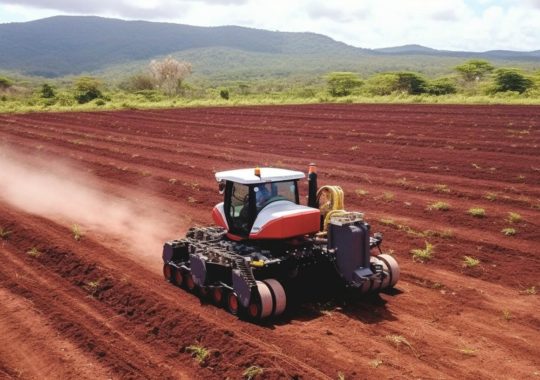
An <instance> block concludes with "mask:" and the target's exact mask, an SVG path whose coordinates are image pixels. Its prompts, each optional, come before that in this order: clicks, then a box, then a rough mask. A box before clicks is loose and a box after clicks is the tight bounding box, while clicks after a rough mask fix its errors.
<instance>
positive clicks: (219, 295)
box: [210, 286, 224, 306]
mask: <svg viewBox="0 0 540 380" xmlns="http://www.w3.org/2000/svg"><path fill="white" fill-rule="evenodd" d="M210 295H211V296H212V302H213V303H214V305H217V306H221V305H222V304H223V298H224V297H223V296H224V292H223V288H222V287H219V286H216V287H215V288H212V290H211V292H210Z"/></svg>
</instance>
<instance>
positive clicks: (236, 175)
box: [216, 168, 306, 185]
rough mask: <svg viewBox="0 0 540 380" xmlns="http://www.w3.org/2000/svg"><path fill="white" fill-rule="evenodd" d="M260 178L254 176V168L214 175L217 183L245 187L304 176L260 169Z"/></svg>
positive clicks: (279, 170) (273, 169) (299, 173)
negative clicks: (235, 184) (232, 183)
mask: <svg viewBox="0 0 540 380" xmlns="http://www.w3.org/2000/svg"><path fill="white" fill-rule="evenodd" d="M260 173H261V176H260V177H259V176H256V175H255V168H249V169H236V170H227V171H225V172H218V173H216V179H217V180H218V181H221V180H226V181H232V182H236V183H242V184H245V185H248V184H253V183H265V182H279V181H288V180H294V179H302V178H305V176H306V175H305V174H304V173H302V172H299V171H295V170H287V169H277V168H260Z"/></svg>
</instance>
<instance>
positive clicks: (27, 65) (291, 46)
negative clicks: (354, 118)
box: [0, 16, 540, 79]
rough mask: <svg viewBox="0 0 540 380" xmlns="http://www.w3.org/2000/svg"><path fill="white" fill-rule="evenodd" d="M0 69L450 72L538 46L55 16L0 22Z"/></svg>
mask: <svg viewBox="0 0 540 380" xmlns="http://www.w3.org/2000/svg"><path fill="white" fill-rule="evenodd" d="M0 51H2V54H0V70H2V71H4V72H18V73H20V74H23V75H31V76H43V77H62V76H69V75H79V74H81V73H98V74H102V75H105V76H117V75H118V74H125V73H128V72H130V71H136V70H140V69H141V68H142V67H144V66H146V65H147V64H148V62H149V60H151V59H153V58H157V57H162V56H166V55H169V54H170V55H174V56H176V57H179V58H182V59H185V60H188V61H190V62H191V63H192V64H193V66H194V75H195V76H196V77H212V78H225V77H226V78H228V79H236V78H238V79H241V78H250V77H265V76H269V77H282V76H283V77H285V76H290V75H296V74H314V73H316V74H318V73H324V72H328V71H336V70H351V71H357V72H360V73H366V74H367V73H373V72H377V71H389V70H412V71H420V72H424V73H426V74H428V75H438V74H442V73H447V72H450V70H451V68H452V67H453V66H455V65H456V64H458V63H459V62H461V61H463V60H464V59H465V58H472V57H478V58H486V59H490V60H492V61H493V62H494V63H495V64H501V65H502V64H505V65H509V64H511V65H512V66H521V67H527V68H538V67H539V66H540V63H539V61H540V52H539V51H536V52H509V51H500V52H497V51H496V52H485V53H470V52H449V51H438V50H435V49H430V48H425V47H422V46H419V45H407V46H403V47H397V48H386V49H378V50H369V49H362V48H357V47H353V46H350V45H347V44H344V43H342V42H338V41H335V40H333V39H331V38H329V37H326V36H323V35H320V34H315V33H287V32H273V31H267V30H259V29H250V28H243V27H238V26H221V27H196V26H189V25H180V24H170V23H154V22H145V21H123V20H116V19H106V18H100V17H93V16H88V17H80V16H56V17H51V18H47V19H42V20H37V21H31V22H25V23H9V24H0Z"/></svg>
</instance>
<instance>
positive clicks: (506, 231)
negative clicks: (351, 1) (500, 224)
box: [501, 227, 517, 236]
mask: <svg viewBox="0 0 540 380" xmlns="http://www.w3.org/2000/svg"><path fill="white" fill-rule="evenodd" d="M501 232H502V233H503V234H505V235H506V236H514V235H515V234H516V233H517V230H516V229H515V228H512V227H507V228H503V229H502V230H501Z"/></svg>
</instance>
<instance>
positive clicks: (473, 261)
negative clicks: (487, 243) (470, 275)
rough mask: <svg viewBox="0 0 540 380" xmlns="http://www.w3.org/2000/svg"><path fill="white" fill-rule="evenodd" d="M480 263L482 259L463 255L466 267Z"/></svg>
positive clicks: (472, 266)
mask: <svg viewBox="0 0 540 380" xmlns="http://www.w3.org/2000/svg"><path fill="white" fill-rule="evenodd" d="M478 264H480V260H478V259H475V258H474V257H471V256H463V266H464V267H466V268H474V267H475V266H477V265H478Z"/></svg>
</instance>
